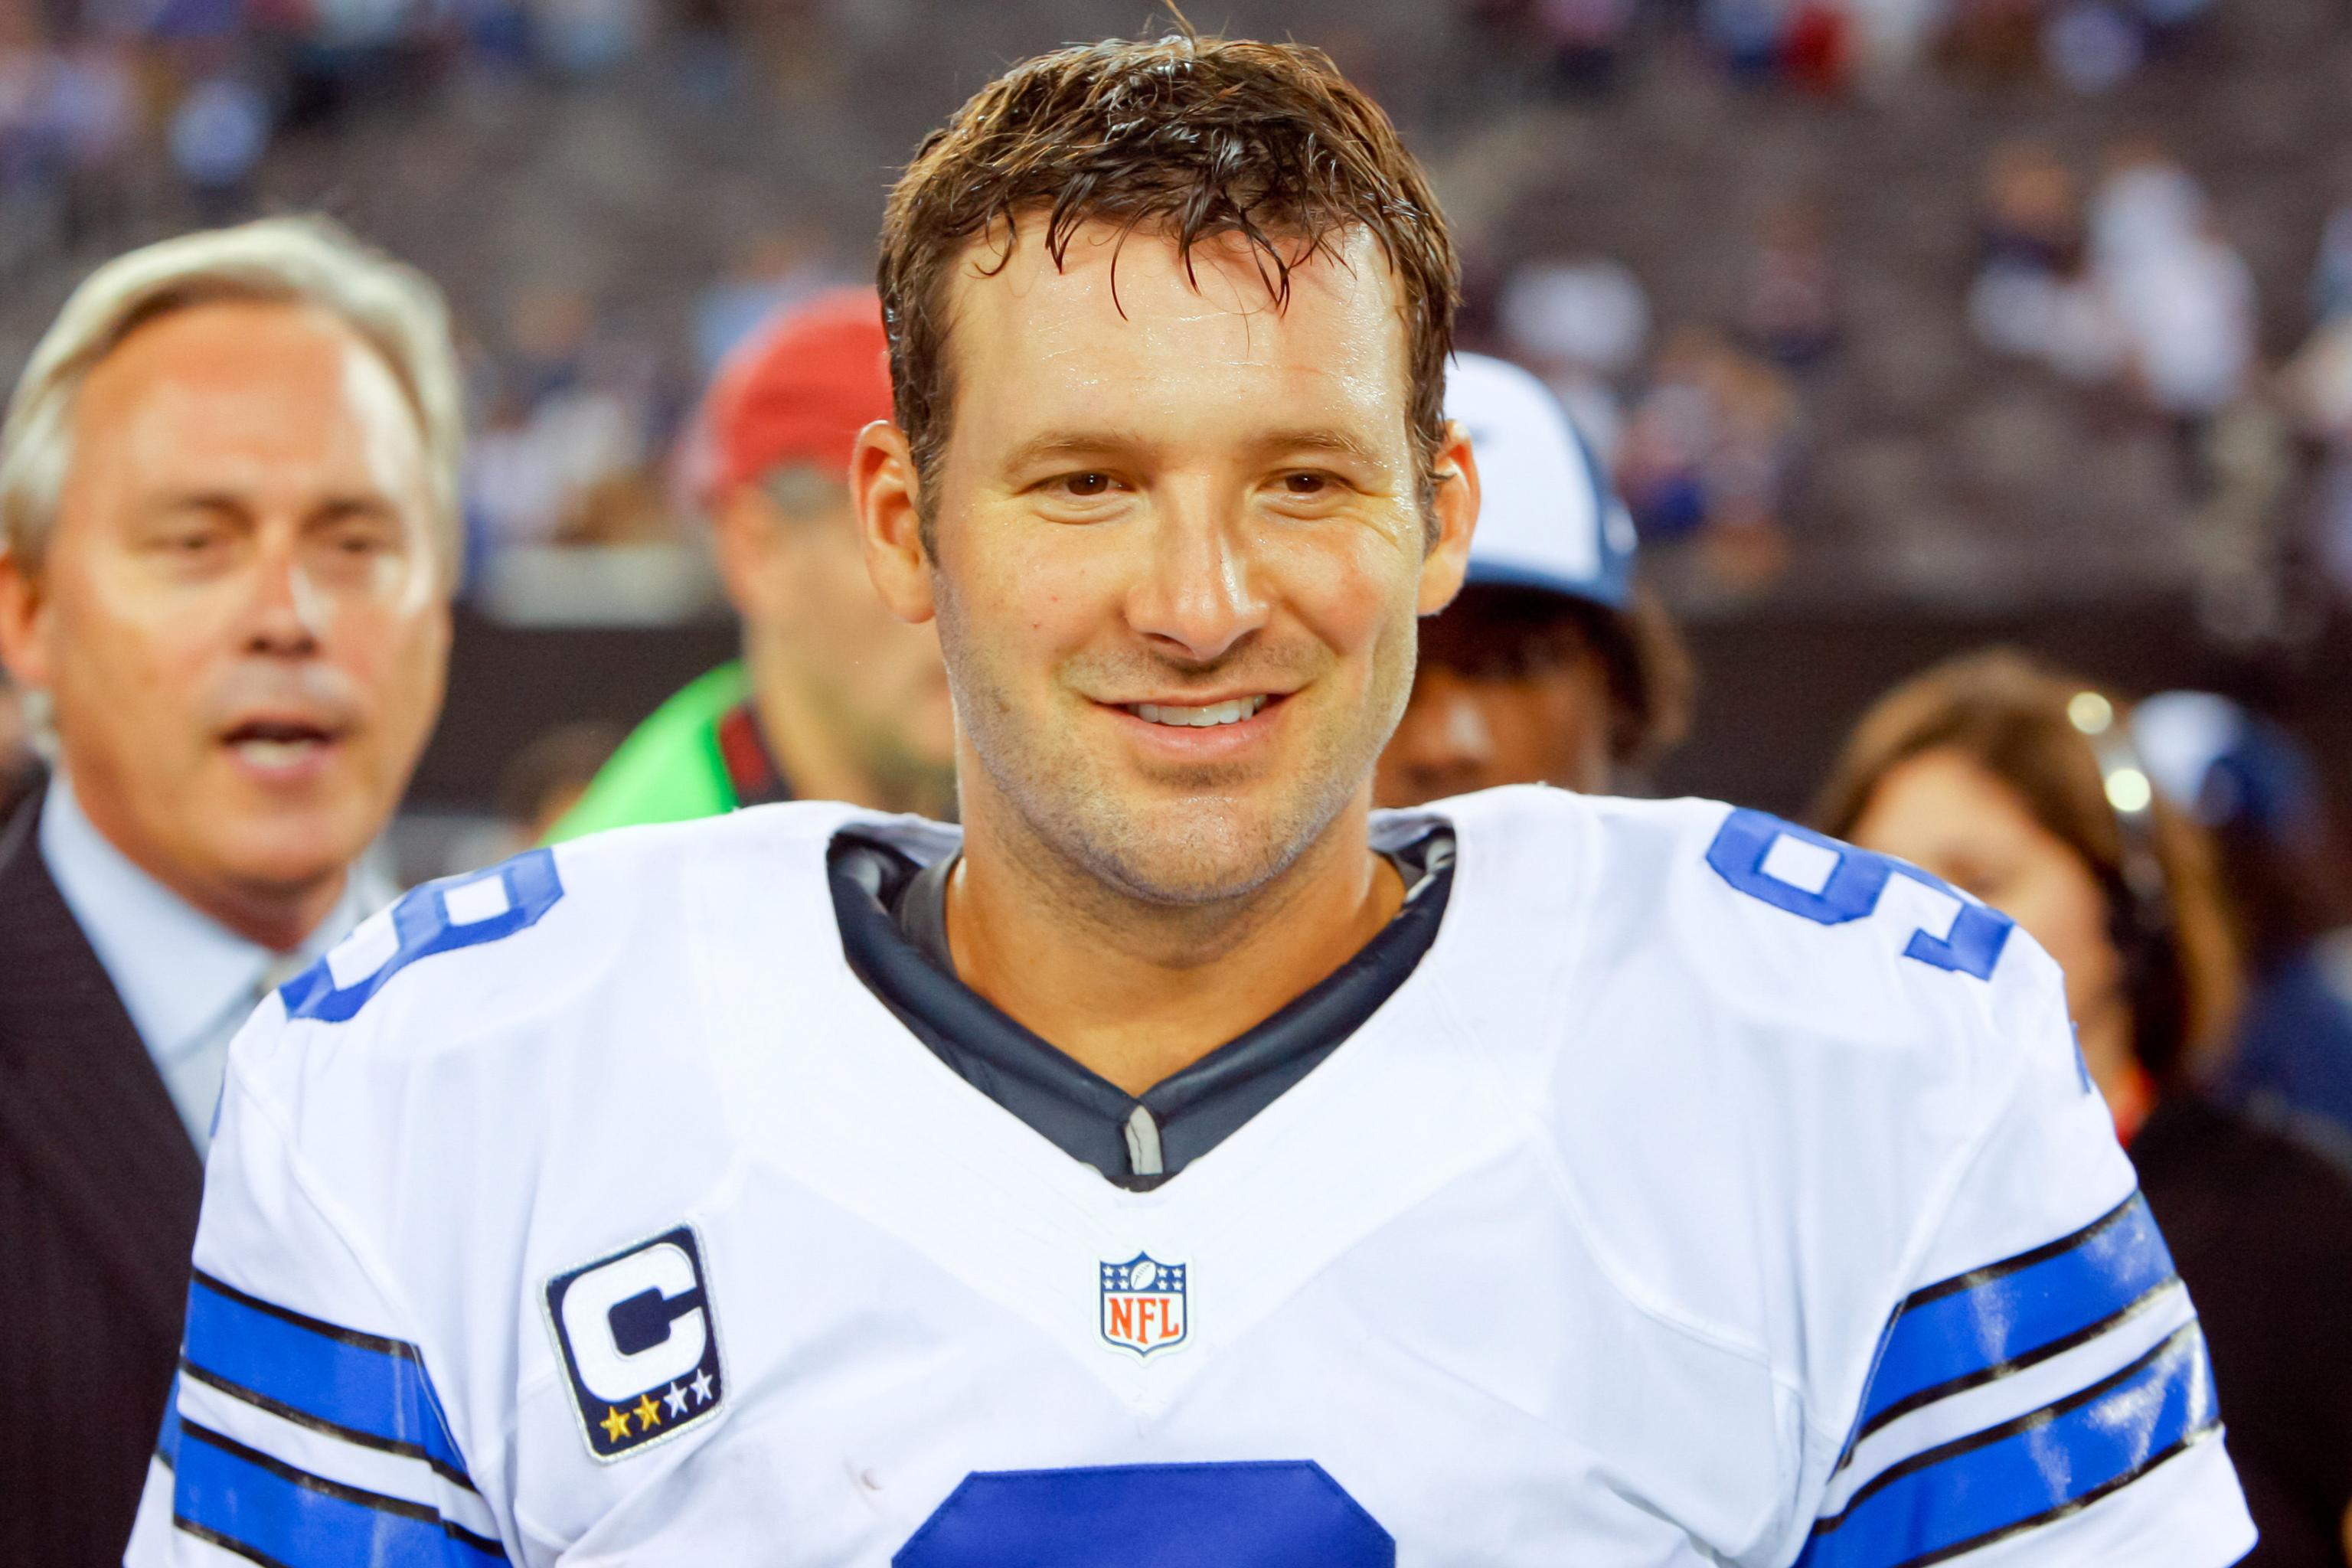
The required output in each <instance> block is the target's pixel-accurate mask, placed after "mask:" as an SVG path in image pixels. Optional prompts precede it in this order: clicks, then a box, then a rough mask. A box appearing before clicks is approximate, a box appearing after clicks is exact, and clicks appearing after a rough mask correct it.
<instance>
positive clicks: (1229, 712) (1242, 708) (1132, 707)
mask: <svg viewBox="0 0 2352 1568" xmlns="http://www.w3.org/2000/svg"><path fill="white" fill-rule="evenodd" d="M1273 700H1274V699H1273V698H1272V697H1270V696H1267V695H1265V694H1264V693H1260V694H1259V695H1257V696H1255V697H1235V698H1233V699H1231V700H1227V701H1223V702H1210V703H1206V704H1203V705H1202V706H1201V707H1197V708H1183V707H1178V706H1176V705H1174V704H1171V703H1166V702H1127V703H1122V704H1120V706H1121V707H1123V708H1125V709H1126V710H1128V711H1129V713H1132V714H1134V715H1135V716H1136V717H1137V718H1139V719H1140V720H1142V721H1144V722H1145V723H1147V724H1166V725H1169V726H1171V728H1174V729H1180V730H1211V729H1214V728H1216V727H1217V726H1218V725H1220V724H1238V723H1240V722H1241V721H1243V720H1244V719H1255V718H1256V717H1257V716H1258V714H1259V713H1260V712H1262V711H1264V710H1265V705H1266V704H1267V703H1269V702H1271V701H1273Z"/></svg>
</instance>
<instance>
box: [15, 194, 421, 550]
mask: <svg viewBox="0 0 2352 1568" xmlns="http://www.w3.org/2000/svg"><path fill="white" fill-rule="evenodd" d="M223 300H261V301H284V302H287V303H289V304H302V305H310V306H314V307H316V308H317V309H319V310H324V311H326V312H327V313H329V314H330V315H332V316H334V317H335V318H336V319H338V320H339V321H341V322H342V323H343V324H344V325H345V326H347V327H349V328H350V329H351V330H352V331H353V332H354V333H356V334H357V335H358V336H359V338H360V339H361V341H362V342H365V343H367V344H368V345H369V346H370V347H371V348H373V349H374V350H375V351H376V353H378V354H380V355H382V356H383V362H384V363H385V364H386V365H387V366H388V367H389V368H390V369H391V371H392V374H393V376H394V379H395V380H396V381H397V382H398V383H399V384H400V388H401V391H402V392H403V394H404V395H405V396H406V397H407V400H408V404H409V406H410V408H411V409H412V410H413V411H414V412H415V416H416V423H417V429H418V431H419V433H420V435H421V436H422V437H423V446H424V451H425V469H426V473H425V479H426V483H427V486H428V489H429V493H430V495H431V499H432V502H433V509H434V512H435V514H436V515H435V521H436V523H437V524H438V525H439V528H440V540H441V543H442V546H443V557H444V559H443V574H444V576H445V577H446V578H448V579H451V580H454V578H455V576H456V574H457V562H458V560H459V556H460V553H461V540H460V524H459V513H458V500H457V468H458V464H459V462H460V461H461V460H462V459H463V458H464V454H465V441H466V430H465V408H464V395H463V392H462V390H461V388H460V384H459V381H458V373H457V351H456V349H455V348H454V346H453V345H452V343H451V342H450V336H449V311H448V308H447V306H446V304H444V303H443V301H442V298H441V290H440V289H437V288H436V287H435V286H434V284H433V282H432V280H431V279H428V278H426V277H425V275H424V274H423V273H422V272H419V271H417V270H416V269H415V268H413V267H409V266H407V265H405V264H404V263H402V262H398V261H395V260H394V259H393V258H390V257H388V256H385V255H383V254H382V253H381V252H379V251H375V250H373V249H370V248H369V247H366V246H363V245H362V244H361V243H360V242H359V241H358V240H356V239H354V238H352V237H351V235H349V234H348V233H346V232H345V231H344V230H343V229H342V228H341V226H339V225H337V224H334V223H332V222H330V221H329V220H327V219H324V218H319V217H275V218H264V219H261V220H260V221H258V222H255V223H247V224H241V225H239V226H236V227H235V228H219V229H208V230H205V231H204V232H202V233H198V234H190V235H183V236H181V237H179V238H176V239H167V240H164V241H163V242H161V243H160V244H156V245H150V246H147V247H144V248H142V249H139V250H134V251H131V252H130V253H129V254H127V255H123V256H118V257H116V258H114V259H113V260H111V261H110V262H108V263H107V264H106V265H105V266H103V267H101V268H99V269H98V270H97V271H95V272H93V273H91V274H90V275H89V277H88V278H86V279H83V280H82V284H81V287H80V288H79V289H75V290H74V292H73V297H72V298H71V299H69V300H67V301H66V305H65V309H64V310H60V311H58V319H57V320H56V321H53V322H51V323H50V325H49V330H48V331H47V333H45V334H44V335H43V336H42V338H41V341H40V342H39V343H38V344H37V345H36V347H35V348H34V350H33V355H32V358H31V359H30V360H28V361H27V362H26V365H25V374H23V375H22V376H21V377H19V378H18V379H17V382H16V394H15V395H14V396H13V397H11V398H10V399H9V402H8V417H7V422H6V423H5V425H0V554H12V555H14V556H15V557H16V560H17V561H18V563H21V564H22V565H24V566H26V568H28V569H31V570H35V571H37V570H38V569H39V567H40V563H41V558H42V555H43V553H44V552H45V551H46V550H47V545H48V540H49V531H50V530H51V528H52V527H54V526H55V524H56V522H57V513H58V500H59V498H60V497H61V496H62V495H63V494H64V491H65V484H66V476H67V473H68V470H69V469H70V468H71V467H72V463H73V410H74V403H75V399H76V397H77V395H79V392H80V391H81V385H82V383H83V382H84V381H85V380H87V379H88V378H89V373H90V372H91V371H92V370H93V369H95V368H96V367H97V365H98V363H99V362H100V361H101V360H103V359H105V358H106V356H107V355H108V354H110V353H113V352H114V350H115V348H116V347H117V346H118V345H119V344H121V342H122V341H123V340H124V339H125V338H127V337H129V336H130V335H131V333H132V332H133V331H137V330H138V329H139V328H140V327H142V326H143V325H145V324H146V323H147V322H149V321H153V320H155V319H156V318H157V317H159V316H163V315H167V314H169V313H170V312H172V311H173V310H184V309H186V308H188V307H190V306H194V305H205V304H213V303H217V302H219V301H223Z"/></svg>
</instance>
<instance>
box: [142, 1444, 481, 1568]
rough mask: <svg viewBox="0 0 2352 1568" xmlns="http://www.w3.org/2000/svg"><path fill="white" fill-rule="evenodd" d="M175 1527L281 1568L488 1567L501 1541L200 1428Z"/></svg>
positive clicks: (187, 1456)
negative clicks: (316, 1474) (315, 1473)
mask: <svg viewBox="0 0 2352 1568" xmlns="http://www.w3.org/2000/svg"><path fill="white" fill-rule="evenodd" d="M181 1430H182V1432H183V1433H184V1441H183V1442H182V1443H181V1445H180V1465H179V1471H178V1478H179V1479H178V1484H177V1486H176V1487H175V1488H174V1489H173V1503H172V1509H173V1523H175V1524H176V1525H178V1526H179V1528H181V1529H182V1530H184V1531H187V1532H188V1533H190V1534H191V1535H194V1536H198V1537H200V1538H202V1539H204V1540H205V1541H209V1542H212V1543H213V1544H214V1545H215V1546H218V1547H221V1548H224V1549H225V1550H226V1551H230V1552H236V1553H237V1554H238V1555H240V1556H243V1557H247V1558H250V1559H252V1560H253V1561H255V1562H257V1563H276V1564H281V1565H282V1568H491V1565H492V1564H503V1563H505V1562H506V1561H507V1556H506V1551H505V1549H504V1548H503V1547H501V1546H500V1545H499V1543H498V1542H495V1541H491V1540H489V1539H488V1538H487V1537H484V1536H479V1535H477V1534H475V1533H474V1532H473V1531H470V1530H467V1529H464V1528H462V1527H461V1526H458V1525H456V1524H452V1523H450V1522H449V1521H446V1520H445V1519H443V1518H442V1517H441V1516H440V1514H439V1513H437V1512H436V1511H435V1510H433V1509H431V1508H430V1507H427V1506H426V1505H425V1504H424V1503H420V1502H411V1501H409V1500H406V1499H404V1498H393V1497H385V1496H383V1495H382V1494H381V1493H377V1492H372V1491H365V1490H362V1489H360V1488H358V1487H350V1486H345V1485H343V1484H342V1483H341V1482H340V1481H331V1480H328V1479H325V1478H323V1477H320V1476H314V1475H312V1474H310V1472H309V1471H308V1470H302V1469H297V1468H295V1467H294V1466H292V1465H289V1464H287V1463H285V1462H284V1461H282V1460H279V1459H274V1458H270V1457H269V1456H268V1455H267V1454H264V1453H262V1452H260V1451H259V1450H258V1449H255V1448H248V1447H246V1446H245V1445H244V1444H242V1443H240V1442H238V1441H236V1439H235V1438H233V1437H226V1436H222V1435H221V1434H220V1433H218V1432H215V1431H213V1430H212V1429H211V1428H209V1427H205V1426H198V1425H196V1424H195V1423H194V1422H193V1421H191V1422H187V1423H184V1425H183V1426H182V1428H181Z"/></svg>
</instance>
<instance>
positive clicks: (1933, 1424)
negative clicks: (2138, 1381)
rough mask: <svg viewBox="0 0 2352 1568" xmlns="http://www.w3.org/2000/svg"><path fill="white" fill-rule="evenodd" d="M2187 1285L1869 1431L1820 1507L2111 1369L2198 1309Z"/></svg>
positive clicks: (1833, 1505) (1837, 1508) (1839, 1505)
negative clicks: (2047, 1353)
mask: <svg viewBox="0 0 2352 1568" xmlns="http://www.w3.org/2000/svg"><path fill="white" fill-rule="evenodd" d="M2196 1315H2197V1314H2196V1309H2195V1308H2194V1307H2193V1306H2191V1305H2190V1304H2189V1292H2188V1290H2187V1289H2185V1288H2184V1287H2183V1286H2181V1285H2180V1283H2179V1281H2177V1280H2176V1281H2174V1282H2173V1283H2172V1284H2170V1285H2168V1286H2167V1287H2166V1288H2165V1289H2163V1290H2162V1291H2160V1292H2158V1294H2156V1295H2155V1296H2153V1297H2151V1298H2150V1299H2149V1300H2147V1302H2146V1303H2145V1305H2144V1306H2143V1307H2142V1309H2141V1310H2138V1311H2136V1312H2135V1313H2133V1314H2132V1316H2131V1317H2129V1318H2128V1319H2126V1321H2123V1322H2120V1323H2117V1324H2115V1325H2113V1326H2112V1327H2110V1328H2109V1329H2108V1330H2107V1331H2105V1332H2104V1333H2102V1334H2100V1335H2098V1336H2097V1337H2095V1338H2094V1339H2091V1340H2089V1341H2086V1342H2084V1343H2082V1344H2078V1345H2075V1346H2074V1347H2073V1348H2072V1349H2070V1350H2068V1351H2065V1352H2063V1353H2061V1354H2059V1355H2055V1356H2053V1357H2051V1358H2050V1359H2048V1360H2046V1361H2042V1362H2037V1363H2034V1364H2032V1365H2031V1366H2027V1367H2024V1368H2021V1369H2020V1370H2018V1371H2016V1372H2014V1373H2010V1374H2009V1375H2007V1376H2005V1377H2001V1378H1998V1379H1995V1380H1993V1381H1990V1382H1987V1383H1983V1384H1977V1385H1976V1386H1974V1387H1971V1388H1967V1389H1963V1390H1961V1391H1959V1392H1958V1393H1955V1394H1949V1395H1948V1396H1946V1397H1944V1398H1942V1399H1938V1400H1937V1401H1935V1402H1934V1403H1933V1404H1930V1405H1924V1406H1922V1407H1920V1408H1918V1409H1916V1410H1912V1411H1909V1412H1907V1413H1906V1414H1905V1415H1901V1416H1899V1417H1897V1418H1896V1419H1895V1420H1893V1421H1890V1422H1888V1423H1887V1424H1886V1425H1885V1426H1881V1427H1879V1428H1877V1429H1876V1430H1875V1431H1874V1432H1872V1433H1870V1434H1869V1435H1868V1436H1865V1437H1864V1438H1863V1440H1862V1441H1861V1442H1860V1443H1858V1444H1856V1445H1855V1446H1854V1447H1853V1451H1852V1452H1851V1453H1850V1454H1848V1456H1847V1457H1846V1460H1845V1463H1844V1465H1843V1467H1842V1468H1840V1469H1839V1470H1838V1472H1837V1474H1836V1475H1835V1476H1834V1477H1832V1479H1831V1481H1830V1486H1829V1490H1828V1492H1827V1493H1826V1494H1825V1495H1824V1496H1823V1498H1822V1504H1821V1509H1820V1511H1821V1513H1822V1514H1824V1515H1829V1514H1835V1513H1838V1512H1841V1511H1843V1510H1844V1508H1845V1506H1846V1503H1847V1501H1848V1500H1850V1499H1851V1498H1852V1497H1853V1494H1854V1493H1855V1492H1857V1491H1859V1490H1860V1489H1863V1488H1864V1487H1865V1486H1867V1485H1869V1484H1870V1483H1871V1482H1872V1481H1874V1480H1875V1479H1877V1478H1878V1477H1879V1476H1880V1475H1882V1474H1884V1473H1885V1471H1887V1470H1888V1469H1891V1468H1894V1467H1895V1466H1896V1465H1899V1464H1902V1463H1903V1462H1905V1461H1906V1460H1907V1459H1910V1458H1913V1457H1914V1456H1916V1455H1918V1454H1922V1453H1925V1452H1927V1450H1929V1449H1931V1448H1937V1447H1942V1446H1943V1445H1945V1444H1947V1443H1950V1442H1953V1441H1955V1440H1957V1439H1958V1438H1961V1437H1966V1436H1969V1435H1971V1434H1973V1433H1977V1432H1982V1431H1987V1430H1990V1428H1992V1427H1995V1426H2000V1425H2002V1424H2004V1423H2006V1422H2009V1421H2013V1420H2016V1419H2017V1418H2019V1417H2020V1416H2023V1415H2030V1414H2032V1412H2034V1411H2036V1410H2039V1409H2041V1408H2042V1407H2043V1406H2044V1405H2054V1404H2056V1403H2057V1402H2058V1401H2060V1400H2062V1399H2063V1398H2065V1397H2066V1396H2067V1395H2068V1394H2074V1393H2075V1392H2076V1391H2078V1390H2081V1389H2084V1388H2088V1387H2090V1386H2091V1385H2092V1384H2095V1383H2097V1382H2099V1381H2100V1380H2101V1379H2103V1378H2105V1377H2109V1376H2112V1375H2113V1374H2114V1373H2116V1372H2117V1371H2118V1370H2120V1369H2122V1368H2124V1367H2126V1366H2128V1365H2130V1364H2131V1363H2133V1362H2135V1361H2137V1360H2138V1359H2139V1358H2140V1357H2142V1356H2144V1355H2146V1354H2147V1352H2149V1351H2150V1350H2151V1349H2152V1348H2153V1347H2155V1346H2156V1345H2157V1344H2158V1343H2160V1342H2163V1341H2164V1340H2166V1339H2168V1338H2170V1337H2171V1336H2172V1335H2173V1334H2174V1333H2175V1332H2177V1331H2179V1328H2180V1326H2181V1325H2182V1324H2184V1323H2186V1322H2189V1321H2190V1320H2191V1319H2193V1318H2194V1317H2195V1316H2196Z"/></svg>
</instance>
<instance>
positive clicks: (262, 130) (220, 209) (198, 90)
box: [172, 76, 269, 223]
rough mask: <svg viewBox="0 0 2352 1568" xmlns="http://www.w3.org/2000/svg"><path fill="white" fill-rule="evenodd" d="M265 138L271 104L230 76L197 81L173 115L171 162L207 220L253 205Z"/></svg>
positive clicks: (228, 216) (231, 215) (247, 84)
mask: <svg viewBox="0 0 2352 1568" xmlns="http://www.w3.org/2000/svg"><path fill="white" fill-rule="evenodd" d="M268 142H269V107H268V104H266V103H264V102H263V101H262V98H261V94H260V93H259V92H257V91H256V90H255V89H254V88H253V87H252V85H251V84H250V83H247V82H245V81H241V80H239V79H237V78H236V77H233V76H218V77H214V78H212V79H209V80H205V81H201V82H198V83H197V84H196V85H195V86H194V88H191V89H189V91H188V95H187V97H186V98H184V99H183V100H181V102H180V107H179V110H178V111H177V112H175V113H174V114H173V116H172V163H173V167H174V168H176V169H177V170H179V172H180V174H181V176H182V177H183V178H184V179H185V180H186V181H187V182H188V188H189V189H190V190H191V191H193V192H194V194H195V197H196V210H197V212H198V213H199V214H200V215H201V216H202V217H203V219H204V221H205V222H206V223H221V222H224V221H226V219H228V218H231V217H234V216H236V215H237V214H238V213H239V212H241V211H243V210H244V209H246V208H247V207H248V206H249V205H252V199H253V196H252V184H251V183H252V179H253V170H254V165H256V164H257V163H259V162H260V161H261V152H262V149H263V148H264V147H266V146H267V145H268Z"/></svg>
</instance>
